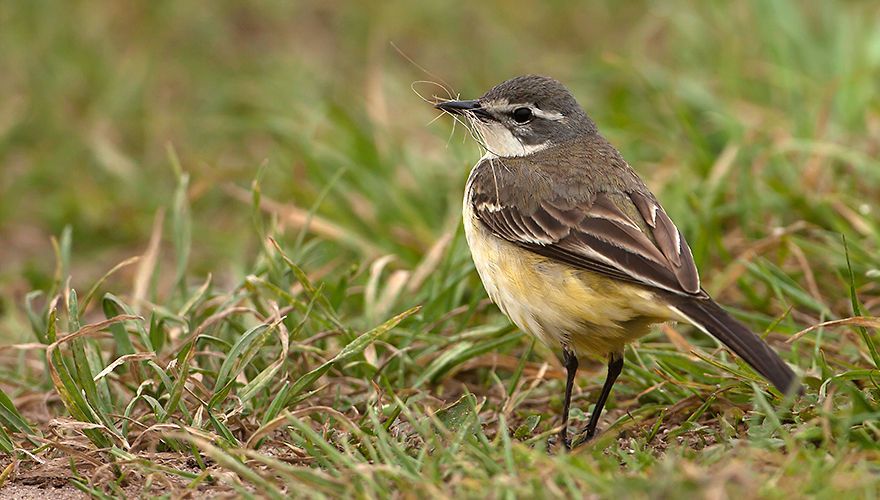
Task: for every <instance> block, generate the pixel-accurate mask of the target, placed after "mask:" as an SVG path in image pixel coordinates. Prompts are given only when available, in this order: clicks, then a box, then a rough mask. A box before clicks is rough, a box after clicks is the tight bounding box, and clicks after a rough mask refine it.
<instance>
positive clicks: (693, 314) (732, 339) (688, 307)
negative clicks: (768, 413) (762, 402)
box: [669, 296, 802, 394]
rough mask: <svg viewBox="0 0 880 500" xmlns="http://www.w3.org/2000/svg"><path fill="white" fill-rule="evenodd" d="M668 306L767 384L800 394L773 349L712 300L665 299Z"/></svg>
mask: <svg viewBox="0 0 880 500" xmlns="http://www.w3.org/2000/svg"><path fill="white" fill-rule="evenodd" d="M669 305H670V306H672V307H674V308H675V310H677V311H678V312H680V313H681V314H682V315H683V316H684V317H685V318H686V319H687V320H689V321H690V323H692V324H693V325H694V326H696V327H697V328H699V329H700V330H703V331H704V332H706V333H708V334H710V335H712V336H713V337H715V338H716V339H718V340H720V341H721V342H722V343H723V344H724V345H726V346H727V347H729V348H730V349H731V350H732V351H733V352H735V353H736V354H737V355H738V356H739V357H741V358H742V359H744V360H745V361H746V363H748V364H749V365H751V367H752V368H754V369H755V371H757V372H758V373H760V374H761V375H763V376H764V377H765V378H766V379H767V380H769V381H770V382H771V383H772V384H773V385H774V386H776V388H777V389H779V392H781V393H783V394H789V393H790V392H793V391H794V390H795V387H796V386H797V387H798V389H797V390H802V389H801V388H800V386H799V384H798V383H797V381H796V377H795V374H794V372H793V371H791V368H789V367H788V365H786V364H785V361H782V358H780V357H779V355H778V354H776V352H774V351H773V349H772V348H771V347H770V346H769V345H767V344H766V343H765V342H764V341H763V340H761V338H760V337H758V336H757V335H755V334H754V333H752V331H751V330H749V329H748V328H747V327H746V326H745V325H743V324H742V323H740V322H739V321H737V320H735V319H734V318H733V317H732V316H731V315H730V314H727V312H726V311H725V310H724V309H722V308H721V306H719V305H718V304H717V303H716V302H715V301H713V300H712V299H694V298H690V297H681V296H673V297H669Z"/></svg>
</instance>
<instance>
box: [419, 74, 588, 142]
mask: <svg viewBox="0 0 880 500" xmlns="http://www.w3.org/2000/svg"><path fill="white" fill-rule="evenodd" d="M434 107H436V108H437V109H440V110H443V111H445V112H447V113H451V114H454V115H460V116H463V117H465V118H467V119H468V121H469V122H470V125H471V126H472V130H473V131H474V132H475V133H476V135H477V138H478V139H479V140H480V141H481V142H482V145H483V147H485V148H486V150H487V152H488V153H489V154H491V155H494V156H499V157H512V156H526V155H529V154H532V153H534V152H537V151H540V150H542V149H546V148H547V147H549V146H552V145H554V144H559V143H562V142H565V141H568V140H571V139H574V138H576V137H579V136H582V135H585V134H590V133H595V131H596V126H595V124H593V122H592V120H590V118H589V117H588V116H587V114H586V113H585V112H584V110H583V109H582V108H581V107H580V105H579V104H578V102H577V100H575V98H574V96H572V95H571V92H569V91H568V89H567V88H565V87H564V86H563V85H562V84H561V83H559V82H558V81H556V80H554V79H553V78H549V77H546V76H538V75H527V76H518V77H516V78H511V79H510V80H507V81H505V82H502V83H500V84H498V85H496V86H495V87H492V89H490V90H489V91H488V92H486V93H485V94H484V95H483V96H482V97H480V98H479V99H474V100H470V101H445V102H440V103H437V104H435V105H434Z"/></svg>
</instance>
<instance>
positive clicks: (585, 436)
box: [570, 429, 596, 448]
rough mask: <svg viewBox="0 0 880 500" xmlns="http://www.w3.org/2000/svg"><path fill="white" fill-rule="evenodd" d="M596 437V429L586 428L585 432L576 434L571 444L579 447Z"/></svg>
mask: <svg viewBox="0 0 880 500" xmlns="http://www.w3.org/2000/svg"><path fill="white" fill-rule="evenodd" d="M594 437H596V429H584V431H583V432H581V433H580V434H578V435H577V436H575V438H574V439H573V440H572V441H571V443H570V446H571V447H572V448H577V447H578V446H580V445H582V444H586V443H588V442H590V441H592V439H593V438H594Z"/></svg>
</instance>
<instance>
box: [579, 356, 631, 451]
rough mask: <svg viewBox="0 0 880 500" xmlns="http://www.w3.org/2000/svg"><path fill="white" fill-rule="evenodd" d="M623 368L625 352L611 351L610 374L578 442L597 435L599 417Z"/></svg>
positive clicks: (609, 358)
mask: <svg viewBox="0 0 880 500" xmlns="http://www.w3.org/2000/svg"><path fill="white" fill-rule="evenodd" d="M621 370H623V353H620V352H617V353H611V355H610V356H609V357H608V375H607V376H606V377H605V384H604V385H603V386H602V392H601V393H599V399H598V400H597V401H596V406H595V408H593V413H592V414H591V415H590V421H589V422H587V426H586V427H584V430H583V431H581V434H580V436H578V438H577V441H578V444H579V443H584V442H586V441H589V440H590V439H592V438H593V436H595V435H596V426H597V425H598V424H599V417H600V416H601V415H602V410H603V409H604V408H605V401H606V400H608V395H609V394H611V387H612V386H613V385H614V382H615V381H616V380H617V376H618V375H620V372H621Z"/></svg>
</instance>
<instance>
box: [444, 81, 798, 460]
mask: <svg viewBox="0 0 880 500" xmlns="http://www.w3.org/2000/svg"><path fill="white" fill-rule="evenodd" d="M434 106H435V108H437V109H439V110H441V111H443V112H446V113H449V114H451V115H453V117H454V118H455V119H456V120H459V121H460V120H461V118H464V122H465V125H467V126H468V128H469V129H470V131H471V133H472V135H473V136H474V138H475V139H476V140H477V141H478V142H479V143H480V145H481V146H482V149H483V150H484V154H483V156H482V157H481V158H480V159H479V161H478V162H477V163H476V165H475V166H474V167H473V169H472V170H471V172H470V175H469V176H468V180H467V183H466V186H465V194H464V199H463V203H462V205H463V206H462V218H463V225H464V232H465V237H466V240H467V244H468V247H469V248H470V252H471V256H472V258H473V262H474V266H475V268H476V271H477V273H478V274H479V277H480V279H481V281H482V283H483V286H484V288H485V289H486V292H487V293H488V295H489V297H490V299H491V300H492V301H493V302H494V303H495V304H496V305H497V306H498V308H499V309H500V310H501V311H502V312H503V313H504V314H505V315H506V316H507V317H508V318H509V319H510V320H511V321H512V322H513V323H514V324H516V326H517V327H518V328H519V329H521V330H522V331H524V332H526V333H528V334H531V335H532V336H534V337H536V338H537V339H539V340H540V341H542V342H543V343H544V344H545V345H546V346H547V347H548V348H549V349H550V350H551V351H552V352H553V353H555V355H557V356H558V357H559V359H560V361H561V364H562V366H563V367H564V368H565V370H566V381H565V394H564V399H563V406H562V415H561V417H562V419H561V420H562V424H561V428H560V430H559V432H558V439H559V441H560V442H561V443H562V445H563V446H564V447H565V448H566V449H570V448H571V446H572V443H573V442H574V443H575V444H576V445H577V444H582V443H584V442H587V441H589V440H590V439H592V438H593V437H594V436H595V434H596V427H597V425H598V423H599V418H600V416H601V414H602V410H603V408H604V407H605V403H606V401H607V399H608V396H609V394H610V393H611V389H612V387H613V385H614V383H615V381H616V380H617V378H618V375H620V373H621V371H622V370H623V366H624V348H625V346H626V345H628V344H630V343H632V342H633V341H635V340H636V339H638V338H640V337H642V336H644V335H646V334H647V333H649V332H650V330H651V327H652V326H653V325H655V324H658V323H664V322H669V321H679V322H686V323H690V324H691V325H693V326H695V327H696V328H697V329H698V330H700V331H702V332H703V333H705V334H708V335H710V336H713V337H715V338H716V339H718V340H719V341H720V342H721V343H723V344H724V345H725V346H727V347H728V348H729V349H730V350H732V351H733V352H735V353H736V354H737V355H738V356H739V357H741V358H742V359H743V360H745V362H746V363H748V364H749V365H751V367H752V368H754V369H755V370H756V371H757V372H758V373H759V374H761V375H762V376H763V377H765V378H766V379H767V380H769V381H770V382H771V383H772V384H773V385H774V386H775V387H776V388H777V389H778V390H779V391H780V392H782V393H784V394H790V393H792V392H794V391H797V390H798V389H799V387H800V386H799V382H798V381H797V377H796V375H795V373H794V372H793V370H792V369H791V368H790V367H789V366H788V365H787V364H786V363H785V362H784V361H783V360H782V359H781V358H780V357H779V355H778V354H777V353H776V352H775V351H774V350H773V349H772V348H771V347H770V346H769V345H767V344H766V343H765V342H764V341H763V340H762V339H761V338H760V337H758V336H757V335H755V333H753V332H752V331H751V330H750V329H749V328H748V327H747V326H745V325H744V324H743V323H741V322H740V321H738V320H736V319H734V318H733V317H732V316H731V315H730V314H728V313H727V312H726V311H725V310H724V309H723V308H722V307H721V306H720V305H719V304H718V303H717V302H715V301H714V300H713V299H712V297H710V296H709V294H708V293H707V292H706V291H705V290H704V289H703V287H702V286H701V283H700V276H699V273H698V271H697V267H696V265H695V263H694V258H693V255H692V252H691V250H690V247H689V246H688V244H687V242H686V241H685V238H684V236H683V235H682V233H681V232H680V231H679V230H678V228H677V227H676V225H675V224H674V223H673V222H672V219H670V217H669V215H668V214H667V213H666V211H665V210H664V209H663V207H662V206H661V205H660V202H659V201H658V200H657V197H656V196H655V195H654V194H653V193H652V192H651V191H650V190H649V189H648V187H647V186H646V184H645V183H644V181H643V180H642V179H641V178H640V177H639V175H638V174H637V173H636V171H635V170H634V169H633V168H632V167H631V166H630V165H629V164H628V163H627V162H626V160H625V159H624V158H623V156H622V155H621V153H620V152H619V151H618V150H617V149H616V148H615V147H614V146H613V145H612V144H611V143H610V142H609V141H608V140H607V139H606V138H605V137H604V136H602V134H601V133H600V132H599V130H598V128H597V126H596V124H595V123H594V122H593V120H592V119H591V118H590V117H589V116H588V115H587V113H586V112H585V111H584V109H583V108H582V107H581V106H580V104H579V103H578V101H577V100H576V99H575V97H574V96H573V95H572V93H571V92H570V91H569V90H568V89H567V88H566V87H565V86H564V85H563V84H562V83H560V82H559V81H557V80H555V79H553V78H550V77H546V76H540V75H525V76H518V77H515V78H511V79H509V80H506V81H504V82H502V83H500V84H498V85H496V86H494V87H492V88H491V89H490V90H489V91H488V92H486V93H485V94H484V95H483V96H482V97H480V98H478V99H473V100H443V101H439V102H434ZM585 357H588V358H599V359H604V360H606V361H607V374H606V377H605V382H604V384H603V386H602V390H601V392H600V393H599V397H598V399H597V401H596V403H595V407H594V409H593V412H592V413H591V414H590V418H589V421H588V423H587V425H586V426H585V427H584V428H583V429H582V430H581V431H580V432H579V433H578V434H577V435H576V436H575V440H574V441H573V440H571V439H569V436H568V425H569V422H568V419H569V411H570V408H571V395H572V389H573V386H574V382H575V377H576V374H577V370H578V366H579V363H580V361H581V360H583V359H584V358H585Z"/></svg>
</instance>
